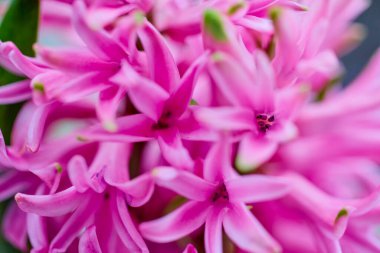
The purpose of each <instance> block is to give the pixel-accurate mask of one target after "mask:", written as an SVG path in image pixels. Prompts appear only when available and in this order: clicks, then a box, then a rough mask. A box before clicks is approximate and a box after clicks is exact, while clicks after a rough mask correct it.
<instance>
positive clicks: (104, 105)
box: [96, 86, 126, 132]
mask: <svg viewBox="0 0 380 253" xmlns="http://www.w3.org/2000/svg"><path fill="white" fill-rule="evenodd" d="M125 94H126V91H125V90H124V89H123V88H119V87H114V86H111V87H110V88H108V89H105V90H103V91H101V92H100V93H99V102H98V104H97V106H96V112H97V115H98V118H99V119H100V120H101V121H102V123H103V127H104V128H105V129H106V130H108V131H109V132H115V131H117V125H116V116H117V115H118V113H120V108H119V107H120V104H121V102H122V101H123V99H124V98H125Z"/></svg>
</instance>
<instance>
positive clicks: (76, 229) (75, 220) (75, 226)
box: [49, 194, 100, 252]
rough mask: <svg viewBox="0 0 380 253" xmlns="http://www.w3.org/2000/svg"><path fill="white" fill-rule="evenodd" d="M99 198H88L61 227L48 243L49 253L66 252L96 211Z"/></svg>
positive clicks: (93, 196)
mask: <svg viewBox="0 0 380 253" xmlns="http://www.w3.org/2000/svg"><path fill="white" fill-rule="evenodd" d="M99 204H100V198H99V196H98V195H97V194H93V195H92V196H91V195H90V196H88V198H87V199H85V200H84V201H82V202H81V205H80V206H79V207H78V209H77V210H75V212H74V213H73V214H72V215H71V216H70V218H69V219H68V220H67V221H66V222H65V224H64V225H63V226H62V227H61V229H60V230H59V232H58V234H57V235H56V236H55V237H54V239H53V240H52V241H51V243H50V249H49V252H66V251H67V248H68V247H69V246H70V244H71V243H72V242H73V241H74V239H75V238H76V237H77V236H79V235H80V233H81V232H82V231H83V229H84V228H85V227H86V225H87V224H88V223H89V221H90V220H91V219H93V214H94V213H95V211H96V210H97V209H98V206H99Z"/></svg>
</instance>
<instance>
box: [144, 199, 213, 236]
mask: <svg viewBox="0 0 380 253" xmlns="http://www.w3.org/2000/svg"><path fill="white" fill-rule="evenodd" d="M209 210H210V205H209V202H208V201H207V202H196V201H189V202H187V203H185V204H184V205H182V206H181V207H179V208H178V209H176V210H175V211H173V212H171V213H170V214H168V215H166V216H164V217H162V218H159V219H157V220H153V221H148V222H143V223H142V224H141V225H140V231H141V234H142V235H143V236H144V237H145V238H146V239H148V240H150V241H154V242H160V243H164V242H171V241H175V240H178V239H179V238H182V237H184V236H186V235H188V234H190V233H191V232H193V231H194V230H196V229H197V228H199V227H200V226H202V224H203V223H204V222H205V220H206V217H207V215H208V214H209Z"/></svg>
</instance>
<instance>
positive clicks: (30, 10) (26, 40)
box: [0, 0, 40, 253]
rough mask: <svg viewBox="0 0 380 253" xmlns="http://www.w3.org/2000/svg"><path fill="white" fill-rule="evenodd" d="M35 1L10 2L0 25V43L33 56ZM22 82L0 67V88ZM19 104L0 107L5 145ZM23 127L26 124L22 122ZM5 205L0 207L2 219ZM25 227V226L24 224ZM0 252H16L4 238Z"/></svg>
mask: <svg viewBox="0 0 380 253" xmlns="http://www.w3.org/2000/svg"><path fill="white" fill-rule="evenodd" d="M39 9H40V3H39V0H12V1H10V4H9V7H8V10H7V12H6V13H5V15H4V17H3V18H2V22H1V24H0V40H1V41H3V42H5V41H12V42H13V43H14V44H15V45H16V46H17V47H18V48H19V49H20V50H21V52H22V53H24V54H25V55H28V56H33V55H34V51H33V44H34V43H35V42H36V41H37V36H38V24H39ZM22 79H24V77H20V76H17V75H15V74H13V73H10V72H8V71H7V70H5V69H3V68H2V67H0V86H2V85H6V84H9V83H12V82H15V81H19V80H22ZM21 105H22V104H13V105H0V129H1V131H2V132H3V135H4V138H5V140H6V142H7V143H8V144H9V141H10V135H11V129H12V126H13V122H14V120H15V118H16V115H17V113H18V111H19V110H20V107H21ZM25 124H27V122H25ZM6 206H7V203H6V202H5V203H4V202H3V203H1V204H0V216H1V217H3V214H4V210H5V209H6ZM25 225H26V224H25ZM0 252H2V253H18V252H19V251H18V250H16V249H15V248H13V247H12V246H11V245H10V244H9V243H8V242H7V241H6V240H5V239H4V237H2V236H0Z"/></svg>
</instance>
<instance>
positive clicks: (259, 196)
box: [225, 175, 291, 203]
mask: <svg viewBox="0 0 380 253" xmlns="http://www.w3.org/2000/svg"><path fill="white" fill-rule="evenodd" d="M225 185H226V188H227V191H228V195H229V198H230V200H231V201H232V202H234V201H238V202H244V203H253V202H261V201H270V200H274V199H277V198H281V197H283V196H285V195H286V194H288V193H289V191H290V190H291V186H290V184H289V182H287V181H286V180H285V179H281V178H280V177H273V176H263V175H247V176H242V177H238V178H234V179H231V180H227V181H226V182H225Z"/></svg>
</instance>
